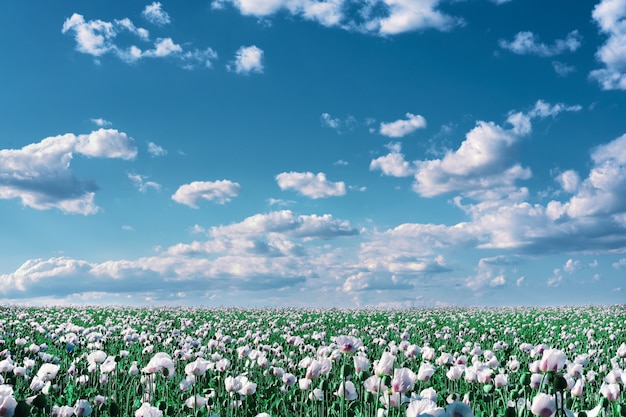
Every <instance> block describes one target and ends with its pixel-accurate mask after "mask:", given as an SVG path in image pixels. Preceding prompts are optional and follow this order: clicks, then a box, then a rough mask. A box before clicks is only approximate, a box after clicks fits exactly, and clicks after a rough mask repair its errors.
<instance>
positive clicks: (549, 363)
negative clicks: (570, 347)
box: [539, 349, 567, 372]
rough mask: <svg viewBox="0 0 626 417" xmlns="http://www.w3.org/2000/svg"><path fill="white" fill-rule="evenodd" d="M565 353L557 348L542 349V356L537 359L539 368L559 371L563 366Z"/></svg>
mask: <svg viewBox="0 0 626 417" xmlns="http://www.w3.org/2000/svg"><path fill="white" fill-rule="evenodd" d="M565 361H567V355H565V353H563V352H562V351H560V350H558V349H547V350H544V351H543V356H542V357H541V360H540V361H539V370H541V371H542V372H546V371H560V370H561V369H563V367H564V366H565Z"/></svg>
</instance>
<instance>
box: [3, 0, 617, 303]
mask: <svg viewBox="0 0 626 417" xmlns="http://www.w3.org/2000/svg"><path fill="white" fill-rule="evenodd" d="M35 10H36V11H37V12H36V13H33V11H35ZM0 27H2V30H3V33H4V35H3V36H2V37H0V50H2V53H3V59H2V63H1V64H0V76H1V79H2V81H1V83H0V97H1V99H0V126H1V128H2V132H1V133H0V253H1V255H0V303H2V304H30V305H52V304H54V305H75V304H90V305H91V304H103V305H189V306H211V307H219V306H242V307H269V306H276V307H343V308H357V307H384V308H406V307H437V306H522V305H528V306H535V305H537V306H539V305H583V304H623V303H624V302H625V301H626V296H625V292H626V288H624V287H625V278H624V277H625V276H626V0H599V1H598V0H596V1H587V0H581V1H574V2H572V1H566V0H547V1H546V0H465V1H463V0H326V1H315V0H202V1H200V0H192V1H185V2H180V1H168V0H163V1H161V2H150V1H136V0H133V1H128V0H114V1H107V2H102V1H95V0H80V1H78V0H67V1H62V2H52V1H47V0H27V1H20V2H2V3H0Z"/></svg>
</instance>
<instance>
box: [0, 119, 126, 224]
mask: <svg viewBox="0 0 626 417" xmlns="http://www.w3.org/2000/svg"><path fill="white" fill-rule="evenodd" d="M75 154H79V155H83V156H87V157H95V158H118V159H124V160H129V159H133V158H135V156H136V155H137V148H136V147H135V143H134V140H133V139H132V138H130V137H128V136H127V135H126V133H124V132H119V131H117V130H115V129H99V130H97V131H93V132H91V133H89V134H83V135H74V134H72V133H68V134H65V135H61V136H53V137H48V138H45V139H43V140H42V141H41V142H38V143H33V144H30V145H27V146H25V147H23V148H21V149H2V150H0V198H1V199H13V198H19V199H20V200H21V201H22V204H23V205H25V206H27V207H31V208H34V209H37V210H47V209H50V208H58V209H59V210H61V211H63V212H65V213H78V214H85V215H86V214H93V213H96V212H97V211H98V207H97V206H96V205H95V203H94V196H95V192H96V191H97V190H98V187H97V185H96V184H95V183H94V182H93V181H89V180H79V179H77V178H76V177H75V176H74V173H73V172H72V171H71V170H70V164H71V161H72V158H73V156H74V155H75Z"/></svg>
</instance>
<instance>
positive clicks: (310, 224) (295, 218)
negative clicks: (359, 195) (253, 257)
mask: <svg viewBox="0 0 626 417" xmlns="http://www.w3.org/2000/svg"><path fill="white" fill-rule="evenodd" d="M267 233H280V234H284V235H285V236H288V237H297V238H301V239H304V240H309V239H329V238H333V237H338V236H353V235H356V234H358V231H357V230H356V229H354V228H353V227H352V226H351V225H350V223H349V222H348V221H345V220H337V219H335V218H333V216H332V215H330V214H324V215H322V216H318V215H315V214H313V215H296V214H295V213H294V212H292V211H291V210H280V211H274V212H271V213H267V214H256V215H254V216H250V217H248V218H246V219H244V220H243V221H242V222H240V223H236V224H232V225H228V226H219V227H214V228H212V229H211V232H210V234H211V236H213V237H220V236H229V237H231V238H232V237H235V236H253V235H263V234H267Z"/></svg>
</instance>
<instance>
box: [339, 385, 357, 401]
mask: <svg viewBox="0 0 626 417" xmlns="http://www.w3.org/2000/svg"><path fill="white" fill-rule="evenodd" d="M335 395H336V396H338V397H343V398H345V399H346V400H348V401H352V400H356V399H357V398H358V396H359V395H358V394H357V392H356V387H355V386H354V383H353V382H352V381H342V382H341V383H340V384H339V389H338V390H337V392H335Z"/></svg>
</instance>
